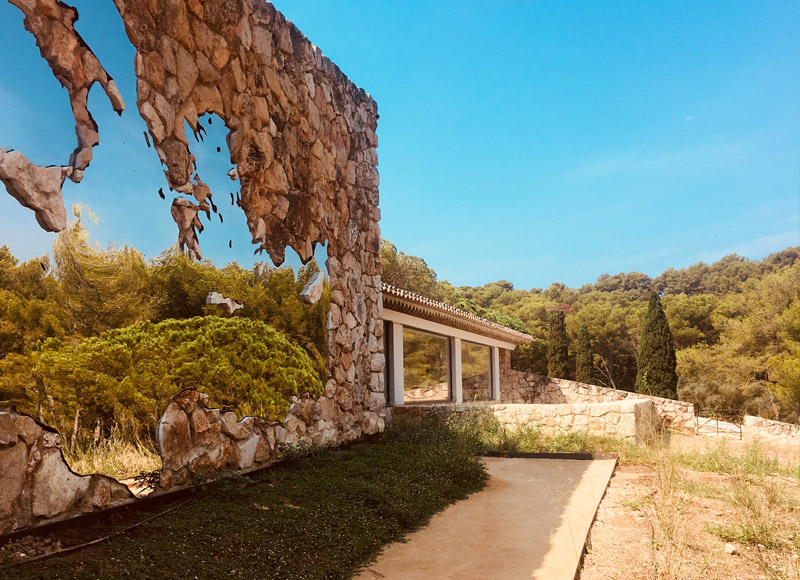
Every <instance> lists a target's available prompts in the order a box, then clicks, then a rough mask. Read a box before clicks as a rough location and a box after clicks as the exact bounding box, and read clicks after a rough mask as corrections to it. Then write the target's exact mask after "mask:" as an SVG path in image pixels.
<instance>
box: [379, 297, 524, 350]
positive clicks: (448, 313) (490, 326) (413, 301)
mask: <svg viewBox="0 0 800 580" xmlns="http://www.w3.org/2000/svg"><path fill="white" fill-rule="evenodd" d="M382 286H383V288H382V289H383V308H384V310H392V311H394V312H402V313H403V314H408V315H410V316H416V317H418V318H422V319H424V320H429V321H431V322H436V323H438V324H443V325H445V326H450V327H453V328H458V329H461V330H465V331H467V332H473V333H475V334H480V335H481V336H486V337H489V338H494V339H497V340H502V341H505V342H510V343H512V344H516V345H520V344H528V343H529V342H532V341H533V337H532V336H530V335H529V334H525V333H524V332H518V331H516V330H513V329H511V328H508V327H507V326H503V325H502V324H497V323H496V322H491V321H489V320H486V319H485V318H481V317H480V316H475V315H474V314H470V313H469V312H465V311H463V310H460V309H458V308H455V307H453V306H450V305H449V304H445V303H444V302H439V301H438V300H432V299H431V298H426V297H425V296H420V295H419V294H415V293H414V292H409V291H408V290H403V289H402V288H398V287H397V286H392V285H391V284H386V283H385V282H384V283H383V284H382Z"/></svg>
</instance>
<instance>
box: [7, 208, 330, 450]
mask: <svg viewBox="0 0 800 580" xmlns="http://www.w3.org/2000/svg"><path fill="white" fill-rule="evenodd" d="M79 213H80V212H76V218H77V219H76V220H75V221H74V222H73V223H71V224H70V226H69V227H68V229H67V230H66V231H64V232H62V233H61V234H59V236H58V237H57V239H56V242H55V244H54V252H53V254H54V260H53V263H52V265H51V261H50V259H49V258H47V257H42V258H37V259H34V260H30V261H29V262H24V263H19V261H18V260H17V259H16V258H14V256H13V255H12V254H11V252H10V251H9V249H8V248H7V247H5V246H2V247H0V408H3V407H6V406H14V407H15V408H16V409H18V410H19V411H22V412H26V413H29V414H32V415H34V416H37V417H39V418H40V419H45V418H46V420H47V421H48V422H51V423H52V424H54V425H57V426H58V427H59V429H60V430H61V433H62V435H63V436H64V437H65V439H66V440H70V438H71V437H72V435H73V431H74V430H75V429H74V427H75V425H78V427H79V428H78V432H77V433H76V436H81V434H82V431H84V430H87V429H88V430H93V429H94V425H95V424H96V422H97V420H98V419H100V420H101V422H102V423H103V426H104V427H103V428H104V430H105V431H108V430H109V429H110V428H112V427H113V426H114V425H113V424H111V423H109V422H108V421H112V422H116V421H120V422H121V425H124V426H125V429H127V430H128V432H133V431H136V430H140V429H144V430H145V431H147V430H148V429H151V428H152V425H153V420H154V419H153V417H155V416H156V415H157V414H158V413H159V408H158V405H160V404H162V402H163V397H167V399H168V398H169V396H172V395H173V394H175V393H176V392H178V390H179V389H180V388H182V387H183V386H185V385H187V384H188V383H187V381H188V380H189V378H191V376H190V375H187V374H186V373H188V370H187V369H189V368H190V366H189V365H188V363H187V365H184V366H183V367H182V368H183V369H184V370H183V371H181V373H177V371H176V372H175V373H172V371H170V372H169V373H167V374H166V375H163V376H162V378H161V379H159V381H161V382H159V383H153V384H151V385H149V386H147V385H144V384H143V383H141V380H142V379H141V377H144V376H148V375H147V372H150V370H147V369H150V367H149V366H148V367H147V369H145V370H142V369H140V367H138V366H136V365H135V364H134V363H133V362H131V361H130V360H129V359H128V358H125V357H128V356H129V355H128V354H126V353H125V352H124V348H123V347H122V346H121V345H122V344H123V342H124V341H122V338H121V337H122V336H123V334H124V332H130V333H134V334H136V335H137V336H140V337H141V336H145V335H147V332H149V331H146V329H147V328H151V327H148V326H147V324H150V323H153V325H152V328H160V327H157V323H162V322H163V323H167V322H169V324H177V322H176V320H179V319H189V318H197V317H205V316H212V317H213V316H219V317H222V318H225V319H230V320H231V321H232V322H230V324H232V325H237V324H238V325H240V326H238V327H232V328H238V331H241V332H245V331H246V332H250V331H251V330H252V328H251V326H247V325H249V324H251V323H252V324H255V323H256V322H258V323H259V324H262V323H263V324H266V325H268V326H269V327H273V328H274V329H276V330H277V331H280V332H282V333H283V335H285V337H286V339H287V340H289V341H290V342H291V343H293V344H295V345H298V346H299V347H301V348H302V349H303V350H305V352H306V353H307V356H306V358H307V359H309V360H310V364H311V366H312V368H313V370H314V373H315V376H316V383H318V384H324V382H325V380H326V373H327V357H328V353H327V329H326V319H327V313H328V309H329V302H330V287H329V285H328V283H327V280H326V282H325V288H324V291H323V296H322V299H321V300H320V301H319V302H318V303H317V304H315V305H311V306H309V305H306V304H304V303H302V302H301V301H300V299H299V297H298V295H299V293H300V291H301V290H302V289H303V287H304V286H305V284H306V283H307V282H308V281H309V279H310V278H311V276H312V275H313V274H314V273H316V272H318V271H319V268H318V266H317V264H316V263H315V262H314V261H313V260H312V262H310V263H309V264H308V265H307V266H305V267H303V268H300V270H299V272H298V273H297V276H296V277H295V272H294V271H293V270H292V269H291V268H289V267H282V268H274V267H267V266H266V265H262V267H254V268H253V269H252V270H245V269H243V268H241V267H240V266H239V265H238V264H236V263H232V264H229V265H228V266H226V267H225V268H221V269H220V268H216V267H215V266H214V265H213V264H211V263H209V262H203V263H197V262H193V261H191V260H190V259H189V258H188V257H186V256H185V255H183V254H182V253H180V252H178V251H177V249H176V248H171V249H170V250H168V251H167V252H165V253H164V254H163V255H162V256H160V257H159V258H158V259H156V260H154V261H151V262H147V261H145V260H144V258H143V257H142V256H141V254H139V252H137V251H136V250H135V249H133V248H130V247H125V248H122V249H120V248H117V247H114V246H112V247H109V248H107V249H103V248H100V247H99V246H97V245H96V244H93V243H92V242H91V241H90V239H89V235H88V233H87V231H86V229H85V227H84V226H83V224H82V222H81V220H80V215H79ZM212 291H213V292H221V293H222V294H223V295H225V296H228V297H231V298H233V299H234V300H237V301H239V302H243V303H244V304H245V308H244V309H242V310H238V311H237V312H235V313H234V314H233V315H230V314H228V313H227V311H226V310H224V309H223V308H222V307H220V306H207V305H206V304H205V300H206V297H207V296H208V293H209V292H212ZM148 321H149V322H148ZM215 324H216V325H219V324H222V323H220V322H217V323H215ZM142 325H144V326H142ZM170 328H171V327H170ZM259 328H260V327H259ZM128 329H130V330H128ZM116 330H119V332H120V333H122V334H119V335H114V337H113V339H112V338H110V336H111V335H108V334H107V333H109V332H112V331H116ZM238 331H237V332H238ZM154 332H155V331H154ZM176 332H177V331H176ZM192 332H194V333H196V334H197V336H198V339H197V340H200V338H199V337H201V336H203V335H204V333H206V334H207V333H208V332H210V330H208V329H207V328H205V327H201V326H196V325H195V326H191V327H188V329H186V332H185V335H186V336H185V337H184V338H185V339H186V344H196V345H199V344H200V343H197V342H194V343H193V342H192V340H193V339H192V338H191V337H190V336H189V335H190V334H191V333H192ZM231 332H234V331H233V330H232V331H231ZM259 332H260V330H259ZM159 336H160V335H159ZM131 340H132V339H131ZM147 340H150V339H147ZM147 340H145V339H144V338H142V339H141V342H142V344H146V343H147ZM152 340H156V338H153V339H152ZM158 340H160V338H159V339H158ZM240 340H242V341H246V340H250V339H249V338H247V337H244V336H243V337H240ZM92 341H97V342H92ZM156 342H157V341H156ZM112 347H113V348H112ZM256 347H257V344H256V345H255V346H254V348H256ZM155 348H160V347H155ZM187 348H188V347H187ZM198 348H199V347H198ZM215 348H216V347H215ZM231 348H233V347H231ZM212 350H213V349H212ZM117 351H119V352H117ZM182 352H183V351H181V353H182ZM226 352H227V351H226ZM115 353H116V354H115ZM179 354H180V353H179ZM223 354H225V353H223ZM181 356H182V355H181ZM223 358H224V357H223ZM137 360H138V359H137ZM220 360H222V359H220ZM265 360H268V361H272V362H275V361H276V359H274V358H269V357H267V358H266V359H265ZM122 361H128V363H130V364H131V365H133V366H132V367H130V368H133V369H137V370H136V373H139V374H133V375H131V376H130V378H129V379H126V380H125V379H123V378H119V377H121V375H120V374H119V372H121V371H120V367H119V365H121V364H122ZM134 362H135V361H134ZM151 363H152V364H153V365H154V364H155V363H154V362H152V361H151V362H148V363H147V364H148V365H150V364H151ZM137 364H138V363H137ZM198 364H199V363H198ZM207 364H209V365H210V364H213V363H212V362H211V360H209V361H207ZM231 364H233V363H231ZM195 368H196V369H199V368H200V367H199V366H197V365H195ZM104 369H105V370H104ZM236 369H237V367H236V366H235V365H234V366H231V365H229V364H227V363H221V364H220V365H216V366H215V367H214V370H213V372H211V370H209V376H214V377H215V380H217V381H218V385H217V386H215V387H214V388H215V389H217V390H216V394H215V397H216V399H215V400H217V401H218V403H219V404H222V405H226V406H229V407H236V405H234V404H233V400H232V399H231V398H230V397H227V398H226V397H225V396H224V394H225V393H224V391H223V390H221V389H223V387H224V385H225V384H226V382H228V379H226V378H225V376H224V375H225V373H228V372H229V373H231V376H230V382H231V385H232V386H231V388H236V389H238V388H239V387H236V386H235V385H239V386H242V385H244V384H246V383H247V380H245V379H243V378H242V376H243V375H241V372H244V371H241V372H240V371H238V370H236ZM151 370H152V369H151ZM157 370H158V369H155V370H152V372H156V371H157ZM162 370H163V369H162ZM158 372H161V371H158ZM165 372H166V371H165ZM198 372H199V371H198ZM247 372H250V370H247ZM276 372H277V371H276ZM109 373H110V374H109ZM159 376H161V375H159ZM254 376H255V375H254ZM108 377H112V378H108ZM113 377H117V378H113ZM137 377H138V378H137ZM248 380H249V379H248ZM253 380H254V381H255V379H253ZM98 381H100V382H98ZM102 381H106V382H107V384H106V383H102ZM198 384H202V382H200V383H198ZM253 384H256V383H253ZM259 384H261V385H262V387H263V384H265V383H263V381H262V382H261V383H259ZM101 386H102V387H103V388H107V389H108V392H109V393H113V394H114V397H116V399H111V398H108V397H106V398H105V399H103V397H102V396H101V395H99V394H98V393H100V392H101V391H102V389H101ZM289 386H290V387H291V386H292V383H289ZM207 387H208V388H209V389H210V388H211V387H212V385H210V384H209V385H207ZM148 389H149V390H148ZM140 391H141V393H149V394H147V395H143V394H141V393H140ZM257 392H258V391H257ZM264 392H266V391H263V388H262V395H259V396H260V397H261V398H260V399H243V401H245V402H244V403H242V405H244V406H241V407H237V409H238V410H240V411H242V412H250V413H261V412H263V413H267V414H273V415H274V416H275V417H279V416H281V412H282V411H281V410H282V409H283V410H285V408H287V405H288V403H286V401H285V398H284V399H281V400H282V402H278V401H277V399H274V397H273V399H270V398H269V397H266V395H263V393H264ZM276 392H278V391H276ZM87 393H88V394H87ZM237 393H238V391H235V392H234V394H237ZM280 393H281V397H283V396H284V395H285V394H286V393H284V392H283V391H280ZM167 394H168V395H169V396H167ZM156 395H157V396H156ZM237 396H238V394H237ZM87 397H89V398H87ZM265 397H266V398H265ZM101 399H103V400H104V402H103V403H102V404H101V403H100V400H101ZM122 401H124V404H123V403H122ZM154 401H158V403H156V402H154ZM248 401H249V402H248ZM112 403H113V404H114V406H113V408H112ZM248 405H249V406H248ZM156 418H157V417H156ZM148 432H149V431H148Z"/></svg>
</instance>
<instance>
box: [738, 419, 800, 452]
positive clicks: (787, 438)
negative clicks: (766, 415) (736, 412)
mask: <svg viewBox="0 0 800 580" xmlns="http://www.w3.org/2000/svg"><path fill="white" fill-rule="evenodd" d="M742 435H743V437H744V439H745V441H758V442H760V443H765V444H767V445H779V446H782V447H783V446H787V447H789V448H790V449H793V450H795V451H800V425H792V424H791V423H782V422H781V421H771V420H769V419H762V418H761V417H753V416H751V415H745V418H744V425H743V426H742Z"/></svg>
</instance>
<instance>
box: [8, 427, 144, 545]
mask: <svg viewBox="0 0 800 580" xmlns="http://www.w3.org/2000/svg"><path fill="white" fill-rule="evenodd" d="M132 499H133V494H131V492H130V491H128V488H127V487H126V486H124V485H122V484H121V483H119V482H118V481H116V480H114V479H112V478H110V477H106V476H104V475H96V474H95V475H87V476H80V475H76V474H74V473H73V472H72V471H71V470H70V469H69V467H68V466H67V464H66V462H65V461H64V457H63V455H61V439H60V437H59V436H58V434H57V433H55V432H54V431H52V430H50V429H49V428H47V427H44V426H42V425H40V424H39V423H38V422H36V421H35V420H34V419H32V418H31V417H28V416H27V415H20V414H17V413H6V412H0V534H4V533H8V532H11V531H14V530H15V529H19V528H25V527H29V526H32V525H37V524H39V523H44V522H46V521H49V520H51V519H60V518H65V517H69V516H73V515H77V514H81V513H86V512H90V511H93V510H96V509H102V508H106V507H109V506H111V505H114V504H117V503H120V502H123V501H126V500H132Z"/></svg>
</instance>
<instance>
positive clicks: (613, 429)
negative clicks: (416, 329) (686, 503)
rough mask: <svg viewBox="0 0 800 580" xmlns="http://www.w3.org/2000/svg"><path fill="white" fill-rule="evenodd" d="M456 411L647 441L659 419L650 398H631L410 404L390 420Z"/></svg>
mask: <svg viewBox="0 0 800 580" xmlns="http://www.w3.org/2000/svg"><path fill="white" fill-rule="evenodd" d="M450 413H456V414H459V415H461V414H464V413H468V414H479V415H480V414H485V415H494V417H495V418H496V419H497V421H498V422H499V423H500V424H501V425H502V426H503V427H504V428H506V429H509V430H514V429H516V428H518V427H520V426H525V425H536V426H537V427H539V428H540V429H541V430H542V432H544V433H545V434H547V435H557V434H562V433H572V432H587V431H588V432H589V433H593V434H595V435H608V436H613V437H620V438H622V439H628V440H631V441H648V440H650V438H652V437H654V436H656V435H657V434H658V433H660V432H661V428H662V422H661V418H660V417H659V416H658V412H657V411H656V408H655V405H654V404H653V402H652V401H646V400H635V399H631V400H628V401H618V402H613V403H577V404H561V405H537V404H526V403H523V404H507V405H503V404H501V405H470V404H457V405H447V406H434V405H413V406H408V407H395V408H393V409H392V414H391V420H392V422H393V423H395V424H399V425H403V424H407V423H409V422H413V421H418V420H420V419H421V418H423V417H427V416H447V415H449V414H450Z"/></svg>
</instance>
